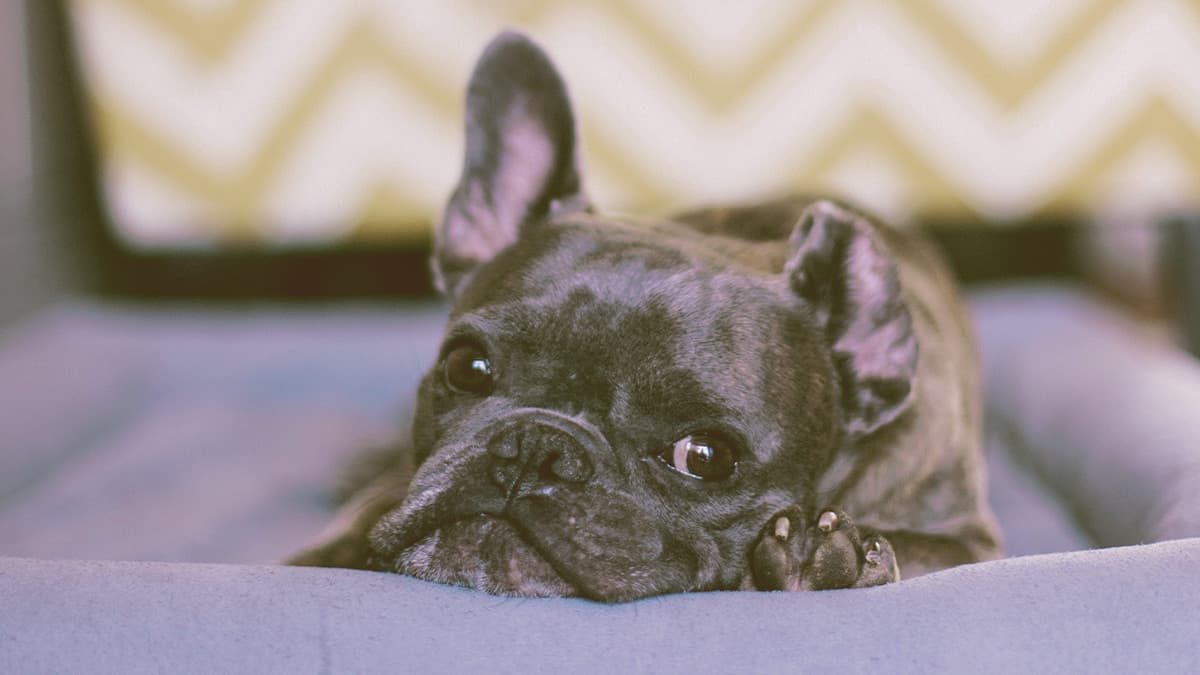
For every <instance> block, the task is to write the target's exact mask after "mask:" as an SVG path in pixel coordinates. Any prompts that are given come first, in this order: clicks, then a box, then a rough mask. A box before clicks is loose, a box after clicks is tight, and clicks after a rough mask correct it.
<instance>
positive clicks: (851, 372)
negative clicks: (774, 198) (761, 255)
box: [785, 201, 917, 438]
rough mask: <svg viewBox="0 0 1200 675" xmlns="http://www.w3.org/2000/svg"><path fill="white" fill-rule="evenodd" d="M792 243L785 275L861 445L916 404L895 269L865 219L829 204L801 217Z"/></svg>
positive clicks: (913, 351) (911, 346) (909, 336)
mask: <svg viewBox="0 0 1200 675" xmlns="http://www.w3.org/2000/svg"><path fill="white" fill-rule="evenodd" d="M790 243H791V255H790V257H789V259H788V262H787V266H786V269H785V272H786V274H787V275H788V277H789V281H790V282H791V286H792V290H793V291H794V292H795V293H796V294H797V295H799V296H800V297H801V298H803V299H804V301H805V302H806V303H807V304H808V305H809V306H810V307H811V308H812V309H813V311H814V312H815V315H816V317H817V320H818V321H819V322H820V324H821V326H822V327H823V328H824V330H825V333H826V338H827V340H828V342H829V344H830V346H831V348H832V350H833V355H834V364H835V366H836V368H837V371H838V376H839V379H840V382H841V386H842V405H843V406H844V408H845V411H846V429H847V432H848V433H849V434H850V436H851V437H852V438H861V437H863V436H866V435H868V434H870V433H872V432H874V431H875V430H877V429H879V428H881V427H883V426H885V425H886V424H887V423H889V422H891V421H892V420H894V419H895V418H896V417H897V416H898V415H900V413H902V412H904V410H905V409H906V408H907V407H908V405H909V402H910V401H911V399H912V396H913V390H914V381H913V379H914V377H915V374H916V367H917V343H916V339H915V337H914V336H913V331H912V318H911V316H910V315H909V311H908V306H907V305H906V303H905V302H904V298H903V296H902V295H901V291H900V281H899V278H898V276H897V272H896V267H895V265H894V264H893V263H892V261H891V259H890V258H889V257H888V255H887V254H886V251H885V249H884V247H883V245H882V243H881V242H880V241H879V234H878V233H877V232H876V230H875V228H874V227H873V226H872V225H871V224H870V223H869V222H867V220H866V219H865V218H864V217H862V216H860V215H858V214H856V213H854V212H852V211H850V210H849V209H846V208H843V207H841V206H839V205H837V204H834V203H833V202H829V201H818V202H814V203H813V204H811V205H809V206H808V207H807V208H806V209H805V210H804V212H803V213H802V214H801V216H800V222H799V223H797V225H796V227H795V229H794V230H793V231H792V235H791V241H790Z"/></svg>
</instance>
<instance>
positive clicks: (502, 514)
mask: <svg viewBox="0 0 1200 675" xmlns="http://www.w3.org/2000/svg"><path fill="white" fill-rule="evenodd" d="M539 494H540V493H531V494H530V495H527V497H533V496H538V495H539ZM527 497H519V498H518V499H522V498H527ZM508 507H509V502H508V500H506V499H503V498H481V499H477V500H473V501H472V502H471V503H469V504H460V505H454V507H452V508H450V509H448V510H443V511H441V512H440V513H436V514H433V513H424V514H420V515H418V516H417V517H415V518H412V519H410V520H409V521H407V522H405V523H403V524H402V525H400V526H398V529H397V530H396V532H395V533H394V534H395V535H396V536H395V537H389V539H390V542H389V543H388V544H387V545H386V546H383V547H381V546H378V545H373V547H374V548H375V549H376V550H377V551H380V552H382V553H384V554H386V555H387V556H388V557H390V558H394V559H398V558H399V557H400V556H401V555H402V554H403V553H404V551H406V550H408V549H409V548H411V547H412V546H415V545H416V544H418V543H419V542H421V541H423V540H424V539H426V538H428V537H430V536H432V535H433V534H434V533H435V532H437V531H438V530H440V529H442V528H446V527H450V526H451V525H454V524H455V523H460V522H464V521H469V520H473V519H476V518H491V519H494V520H499V521H503V522H504V523H505V524H507V525H508V526H509V527H510V528H511V529H512V531H513V533H514V534H516V536H518V537H520V539H521V541H522V542H524V543H525V545H527V546H529V547H530V548H531V549H533V551H534V552H535V553H536V554H537V555H538V557H539V558H541V559H542V560H543V561H545V562H546V564H547V565H549V566H550V568H551V569H553V570H554V572H555V574H557V575H558V576H559V578H560V579H562V581H563V582H565V583H566V584H567V585H568V586H571V587H572V588H574V589H576V590H578V589H580V588H582V587H581V586H580V584H579V579H577V578H576V577H575V575H574V574H571V573H570V571H569V570H565V569H563V568H562V566H561V564H560V563H559V561H558V559H557V558H556V557H555V556H553V555H550V554H549V553H548V552H547V551H546V549H545V547H544V546H542V544H541V543H540V542H539V541H538V538H537V537H534V536H531V535H530V533H529V531H528V530H527V528H526V527H525V526H524V524H522V523H521V522H520V519H518V518H515V517H513V515H512V514H511V513H510V512H509V509H508ZM372 538H373V539H374V538H375V537H372Z"/></svg>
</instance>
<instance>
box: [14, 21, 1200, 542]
mask: <svg viewBox="0 0 1200 675" xmlns="http://www.w3.org/2000/svg"><path fill="white" fill-rule="evenodd" d="M503 27H519V28H521V29H522V30H525V31H526V32H528V33H529V34H530V35H531V36H533V37H534V38H535V39H536V40H538V41H539V42H540V43H541V44H542V45H543V46H544V47H545V48H546V50H547V51H548V52H549V53H550V54H551V55H552V57H553V59H554V60H555V61H556V62H557V64H558V66H559V68H560V70H561V71H562V72H563V75H564V77H565V79H566V80H567V82H568V85H569V87H570V88H571V92H572V96H573V98H574V101H575V104H576V107H577V113H578V115H579V117H580V119H581V125H582V135H583V147H584V161H585V174H586V176H587V180H588V182H589V186H590V192H591V193H592V196H593V197H594V200H595V202H596V203H597V204H598V205H599V206H600V207H601V208H602V209H607V210H614V211H633V212H639V213H647V212H648V213H668V212H669V211H670V210H671V209H674V208H677V207H681V206H693V205H696V204H702V203H712V202H718V201H726V200H741V199H752V198H755V197H760V196H764V195H771V194H776V193H779V192H784V191H795V190H801V191H808V192H833V193H835V194H838V195H841V196H844V197H847V198H849V199H851V200H853V201H857V202H858V203H860V204H861V205H863V206H865V207H867V208H868V209H871V210H874V211H875V212H877V213H878V214H880V215H881V216H883V217H884V218H886V219H889V220H891V221H892V222H894V223H897V224H898V225H900V226H904V227H914V228H923V229H926V230H928V231H929V232H930V233H931V234H932V235H933V236H934V238H935V239H936V240H937V241H938V242H940V243H941V244H942V246H943V247H944V248H945V250H946V252H947V254H948V255H949V257H950V259H951V262H952V264H953V266H954V267H955V269H956V271H957V272H958V274H959V276H960V278H961V279H962V280H963V281H964V283H966V284H968V285H969V287H970V289H971V291H972V293H975V292H976V289H977V288H981V286H979V285H980V284H984V283H987V284H1007V285H1008V286H1007V287H1009V288H1015V289H1017V290H1015V291H1013V293H1014V294H1013V295H1012V296H1011V298H1012V303H1010V304H1009V305H1006V307H1009V308H1011V307H1013V306H1017V307H1019V306H1020V304H1021V302H1022V298H1029V299H1032V298H1034V297H1035V296H1037V293H1038V292H1039V291H1038V290H1036V289H1039V288H1045V287H1046V286H1044V284H1052V285H1053V288H1054V289H1056V290H1055V291H1054V292H1058V291H1059V290H1060V289H1061V288H1064V287H1065V288H1069V289H1070V291H1069V293H1071V294H1083V296H1084V297H1086V298H1087V300H1086V302H1085V304H1086V305H1087V307H1088V308H1092V307H1093V305H1092V304H1090V303H1100V304H1097V305H1096V307H1097V308H1099V307H1101V306H1102V308H1103V309H1102V310H1101V309H1096V311H1102V312H1103V313H1105V316H1106V317H1110V318H1113V317H1115V318H1113V320H1114V321H1116V322H1117V323H1119V324H1120V325H1121V326H1124V327H1125V328H1128V329H1129V330H1130V331H1132V332H1131V333H1130V334H1136V335H1137V336H1138V337H1137V340H1144V344H1145V345H1146V346H1145V349H1147V350H1156V351H1155V353H1160V352H1162V353H1167V352H1169V353H1170V354H1172V356H1171V357H1170V358H1171V359H1175V357H1176V355H1179V356H1180V358H1183V357H1182V355H1183V354H1184V350H1186V349H1191V350H1193V352H1194V353H1196V350H1197V349H1200V319H1198V318H1197V317H1198V316H1200V272H1198V271H1197V269H1196V265H1195V264H1194V260H1195V258H1196V256H1197V255H1200V234H1198V233H1200V220H1198V219H1197V216H1196V214H1197V213H1200V211H1198V210H1197V209H1198V208H1200V204H1198V202H1200V4H1197V3H1196V2H1195V1H1194V0H1059V1H1057V2H1045V1H1044V0H1014V1H1012V2H1004V3H998V2H993V1H990V0H906V1H904V2H900V1H895V2H892V1H887V0H848V1H841V2H835V1H832V0H803V1H795V0H753V1H750V2H738V3H728V2H684V1H683V0H648V1H635V0H611V1H605V2H600V1H595V2H589V1H585V0H525V1H513V2H503V3H497V2H484V1H482V0H454V1H448V2H412V1H408V0H354V1H350V0H346V1H343V2H329V1H328V0H26V1H25V2H4V3H0V148H2V150H0V554H5V553H8V554H19V555H37V556H49V557H55V556H82V557H120V558H157V559H193V560H264V559H271V558H274V557H278V556H280V555H283V554H284V553H286V552H287V551H288V550H290V549H291V548H293V547H295V546H296V545H297V543H298V542H301V541H302V540H303V539H304V538H305V537H306V536H308V535H310V534H311V533H312V532H314V531H315V530H316V529H318V528H319V524H320V522H321V520H323V519H324V518H325V516H326V514H327V511H328V504H327V502H325V501H324V500H323V497H322V494H323V490H324V489H325V488H326V487H328V485H329V484H330V483H332V478H331V477H332V476H333V475H334V473H335V472H336V467H337V466H338V465H339V463H340V462H341V461H342V460H343V459H344V457H346V456H347V455H349V454H350V453H352V452H353V450H354V449H355V448H358V447H361V446H362V445H364V444H366V443H369V442H374V441H379V440H381V439H386V438H387V437H388V436H389V435H391V434H394V433H398V432H399V430H401V429H403V416H402V415H399V416H398V414H397V411H400V410H402V409H403V407H404V405H403V401H404V399H405V397H406V396H408V395H409V394H410V392H411V389H412V387H413V385H414V383H415V381H416V378H417V377H418V376H419V373H420V372H421V370H422V369H424V368H426V367H427V366H428V364H429V363H430V360H431V359H432V357H433V352H434V350H435V348H436V341H437V334H438V330H439V328H440V321H441V313H442V309H441V307H440V305H438V304H437V302H436V300H434V299H432V290H431V286H430V284H429V281H428V277H427V272H428V270H427V266H426V262H425V259H426V255H427V249H428V245H429V241H430V228H431V223H432V222H434V221H435V220H436V218H437V216H438V212H439V210H440V208H441V206H442V203H443V201H444V199H445V198H446V196H447V195H448V194H449V192H450V190H451V189H452V187H453V184H454V181H455V179H456V177H457V172H458V169H459V162H460V157H461V153H462V147H461V143H462V133H461V125H462V122H461V116H462V110H461V107H462V93H463V91H464V88H465V85H466V80H467V77H468V74H469V72H470V68H471V66H472V64H473V62H474V59H475V58H476V56H477V55H478V53H479V52H480V50H481V49H482V47H483V45H484V44H486V42H487V41H488V40H489V39H490V38H491V36H492V35H493V34H494V33H495V32H496V31H497V30H499V29H500V28H503ZM1022 284H1024V285H1022ZM1031 284H1032V285H1031ZM1037 284H1043V285H1042V286H1039V285H1037ZM1022 289H1024V290H1022ZM973 297H977V296H973ZM1006 297H1009V296H1006ZM1055 297H1059V296H1055ZM1072 297H1076V296H1074V295H1072ZM402 298H403V299H404V300H401V299H402ZM1046 306H1047V305H1039V307H1042V308H1043V309H1044V308H1045V307H1046ZM1048 306H1049V307H1062V308H1065V309H1063V311H1064V312H1066V314H1070V311H1069V309H1070V307H1073V306H1074V305H1070V303H1067V304H1065V305H1056V304H1054V302H1051V303H1050V305H1048ZM980 307H991V305H988V303H980V302H977V303H976V308H977V311H982V310H979V308H980ZM989 311H990V310H989ZM1087 311H1091V309H1088V310H1087ZM1050 313H1051V314H1054V312H1053V311H1052V312H1050ZM992 316H997V315H996V314H993V315H992ZM1006 316H1007V315H1006ZM1012 316H1013V317H1015V318H1013V319H1012V320H1013V321H1017V322H1018V323H1020V321H1022V320H1024V319H1022V316H1023V315H1021V314H1020V313H1019V312H1017V313H1016V314H1014V315H1012ZM986 318H987V317H985V319H986ZM983 323H984V324H986V320H985V321H984V322H983ZM1084 323H1086V322H1084ZM1020 325H1026V324H1020ZM1033 325H1034V323H1029V324H1028V326H1033ZM1106 325H1107V324H1106ZM1125 328H1122V329H1121V330H1125ZM1031 330H1033V329H1032V328H1030V329H1028V330H1027V331H1026V334H1028V335H1031V336H1032V337H1033V338H1035V339H1038V336H1037V335H1036V333H1029V331H1031ZM1118 332H1119V331H1118ZM987 337H988V336H987V335H984V338H985V339H984V342H985V351H986V347H987V344H988V343H987ZM1046 339H1047V342H1052V340H1049V338H1046ZM1138 344H1143V342H1138ZM1139 349H1140V348H1139ZM987 357H988V354H987V353H985V360H986V358H987ZM1170 363H1171V364H1173V365H1172V368H1175V369H1176V370H1177V369H1178V368H1179V367H1182V368H1185V369H1186V368H1190V367H1192V366H1193V365H1194V364H1192V363H1190V362H1188V361H1183V360H1180V361H1176V360H1171V361H1170ZM1179 364H1184V365H1183V366H1180V365H1179ZM1139 367H1140V366H1139ZM1131 377H1132V376H1131ZM1189 377H1190V375H1189ZM1081 386H1083V385H1081ZM1018 426H1019V424H1018ZM1017 463H1018V464H1019V463H1020V462H1017ZM1003 471H1004V470H1003V469H1001V470H998V472H997V473H998V474H1000V473H1003ZM1028 473H1030V475H1032V476H1033V478H1032V479H1031V480H1033V483H1037V482H1038V481H1039V480H1043V479H1044V478H1045V476H1042V478H1038V473H1037V469H1036V467H1035V468H1034V469H1028ZM1033 483H1031V484H1033ZM215 495H220V499H216V498H215ZM214 500H215V501H219V502H220V504H219V506H220V508H214V507H213V502H214ZM1054 501H1055V500H1054V498H1053V496H1051V497H1050V498H1049V502H1054ZM1049 502H1048V503H1049ZM1071 508H1072V507H1071V506H1070V505H1067V506H1062V507H1061V508H1060V510H1061V511H1062V513H1063V514H1064V515H1063V516H1062V519H1061V523H1062V524H1061V529H1062V531H1064V532H1066V531H1068V530H1070V531H1071V532H1075V531H1076V530H1077V529H1078V527H1079V526H1078V522H1077V521H1078V518H1074V520H1073V516H1072V515H1071V513H1070V511H1071ZM181 523H187V524H188V525H187V526H183V525H181ZM1055 527H1058V526H1055ZM114 529H119V530H120V536H116V535H114ZM1080 531H1081V532H1082V534H1078V535H1075V534H1072V535H1070V537H1075V536H1077V539H1076V540H1071V541H1073V543H1057V544H1049V543H1044V542H1043V543H1037V542H1018V546H1017V548H1018V549H1020V550H1022V551H1036V550H1044V549H1045V550H1048V549H1051V548H1054V547H1055V546H1058V547H1060V548H1069V547H1072V546H1074V547H1082V546H1086V545H1090V544H1092V543H1096V542H1097V541H1098V539H1097V537H1096V534H1095V533H1094V532H1088V531H1087V527H1083V529H1082V530H1080ZM1064 536H1066V535H1064ZM1068 538H1069V537H1068ZM1100 539H1102V537H1101V538H1100ZM1062 541H1067V539H1064V540H1062ZM1088 542H1090V543H1088ZM1022 547H1024V548H1022ZM1039 547H1040V548H1039Z"/></svg>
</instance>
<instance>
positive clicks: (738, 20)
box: [69, 0, 1200, 249]
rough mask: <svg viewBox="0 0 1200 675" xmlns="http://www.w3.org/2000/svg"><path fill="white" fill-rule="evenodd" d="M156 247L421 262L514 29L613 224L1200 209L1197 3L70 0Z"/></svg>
mask: <svg viewBox="0 0 1200 675" xmlns="http://www.w3.org/2000/svg"><path fill="white" fill-rule="evenodd" d="M69 3H70V5H69V6H70V9H71V18H72V25H73V28H74V32H75V35H76V37H77V41H78V44H79V50H78V51H79V54H80V56H81V59H82V66H83V73H84V79H85V85H86V88H87V92H88V98H89V101H90V111H91V119H92V120H93V122H94V126H95V130H96V132H97V133H96V137H97V138H98V139H99V142H100V155H101V159H102V172H103V176H102V179H103V187H104V192H105V196H106V202H107V205H108V208H109V209H110V212H111V213H110V215H111V219H112V222H113V224H114V226H115V228H116V230H117V232H118V233H119V234H120V236H121V237H122V238H123V239H124V240H125V241H126V242H127V243H129V244H131V245H133V246H135V247H141V248H150V249H156V248H167V249H180V248H183V249H186V248H189V247H197V246H203V247H211V246H213V245H218V246H219V245H224V244H238V245H245V244H251V245H264V246H295V245H304V246H307V245H326V244H340V243H346V242H356V243H360V242H380V241H383V242H391V243H395V242H418V241H422V240H424V239H425V238H426V237H427V231H428V227H429V223H430V221H431V219H433V218H434V217H435V216H436V213H437V211H438V210H439V209H440V207H441V204H442V202H443V200H444V198H445V197H446V195H447V194H448V192H449V190H450V188H451V186H452V184H453V182H454V179H455V178H456V172H457V170H458V165H459V161H460V153H461V130H460V126H461V120H460V118H461V98H462V90H463V88H464V86H465V83H466V79H467V75H468V73H469V71H470V67H471V65H472V63H473V60H474V58H475V57H476V55H477V54H478V52H479V50H480V49H481V48H482V46H483V45H484V44H485V43H486V42H487V41H488V39H489V38H490V37H491V35H492V34H493V33H494V32H495V31H497V30H498V29H499V28H501V27H505V26H517V27H520V28H523V29H524V30H526V31H527V32H529V33H530V34H531V35H533V36H534V37H535V38H536V39H537V40H539V41H540V42H541V43H542V44H543V45H544V46H545V47H546V49H547V51H549V52H550V53H551V54H552V55H553V57H554V59H555V60H556V62H557V63H558V64H559V66H560V67H561V69H562V70H563V72H564V75H565V77H566V79H567V81H568V83H569V84H570V86H571V87H572V92H573V96H574V97H575V101H576V105H577V107H578V108H579V114H580V117H581V118H582V126H583V131H582V133H583V142H584V150H585V161H586V162H587V165H586V171H587V173H588V174H589V185H591V186H592V191H593V193H594V197H595V199H596V201H597V202H598V203H599V204H601V205H602V206H604V207H605V208H612V209H625V210H634V209H637V210H645V209H650V210H665V209H669V208H672V207H675V206H678V205H681V204H692V203H695V202H712V201H716V200H724V199H737V198H747V197H753V196H757V195H760V194H763V193H769V192H774V191H781V190H789V189H806V190H833V191H836V192H838V193H840V194H843V195H845V196H848V197H850V198H853V199H856V200H858V201H860V202H861V203H863V204H865V205H866V206H868V207H871V208H873V209H875V210H877V211H880V212H882V213H883V214H884V215H885V216H889V217H892V218H894V219H898V220H903V219H904V218H905V217H906V216H908V215H910V214H913V213H915V212H921V213H926V212H929V211H937V212H942V213H953V214H973V215H975V216H982V217H984V218H985V219H1005V218H1012V217H1021V216H1028V215H1031V214H1037V213H1041V212H1045V211H1047V210H1054V209H1060V208H1071V209H1075V208H1080V207H1083V208H1087V209H1094V208H1099V209H1112V208H1120V209H1134V210H1145V209H1148V208H1159V207H1164V206H1178V205H1182V204H1185V203H1186V202H1188V201H1192V200H1195V198H1196V197H1197V195H1200V67H1197V64H1200V5H1198V4H1197V3H1196V2H1194V0H1056V1H1055V2H1045V0H1011V1H1006V2H995V0H904V1H899V0H897V1H889V0H804V1H797V0H750V1H747V2H737V3H732V2H727V3H717V2H708V3H696V2H685V1H684V0H605V1H603V2H601V1H595V2H589V1H587V0H524V1H520V2H518V1H513V2H486V1H485V0H448V1H441V2H431V1H417V0H343V1H339V2H331V1H330V0H69Z"/></svg>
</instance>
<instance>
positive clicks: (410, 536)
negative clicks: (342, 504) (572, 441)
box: [371, 498, 510, 556]
mask: <svg viewBox="0 0 1200 675" xmlns="http://www.w3.org/2000/svg"><path fill="white" fill-rule="evenodd" d="M506 507H507V503H506V502H505V500H504V499H502V498H479V499H473V500H471V502H469V503H463V504H457V503H455V504H450V505H448V506H446V507H443V508H438V509H424V510H421V511H418V512H417V513H416V514H414V515H413V517H411V518H407V519H405V520H403V521H401V522H400V523H396V522H394V521H395V520H396V519H397V518H399V517H401V516H402V515H403V512H404V507H403V506H401V507H400V508H398V509H396V510H395V511H392V512H391V513H389V514H387V515H385V516H384V517H383V519H381V520H380V522H379V523H378V524H376V526H375V528H374V531H373V532H372V535H371V539H372V540H373V541H372V546H373V548H375V549H376V550H377V551H378V552H380V553H383V554H386V555H389V556H397V555H399V554H400V553H401V552H403V551H405V550H406V549H408V548H409V547H411V546H413V545H414V544H416V543H417V542H419V541H421V540H422V539H425V538H426V537H428V536H430V535H431V534H433V533H434V532H436V531H437V530H438V529H440V528H443V527H446V526H447V525H450V524H453V523H456V522H459V521H462V520H468V519H470V518H498V519H502V520H510V519H509V518H507V517H506V515H505V508H506Z"/></svg>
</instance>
